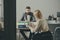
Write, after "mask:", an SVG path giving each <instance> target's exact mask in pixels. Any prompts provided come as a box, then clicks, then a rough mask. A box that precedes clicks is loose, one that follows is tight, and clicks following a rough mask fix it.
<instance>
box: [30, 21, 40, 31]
mask: <svg viewBox="0 0 60 40" xmlns="http://www.w3.org/2000/svg"><path fill="white" fill-rule="evenodd" d="M40 25H41V22H40V20H39V21H38V22H36V24H31V27H29V28H30V30H31V31H33V32H35V31H36V30H38V29H39V27H40Z"/></svg>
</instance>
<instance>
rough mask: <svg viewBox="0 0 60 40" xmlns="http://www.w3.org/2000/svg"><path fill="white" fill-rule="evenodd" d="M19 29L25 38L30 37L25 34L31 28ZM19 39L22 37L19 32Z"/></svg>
mask: <svg viewBox="0 0 60 40" xmlns="http://www.w3.org/2000/svg"><path fill="white" fill-rule="evenodd" d="M17 30H19V33H21V34H22V36H23V37H24V38H25V40H27V39H28V37H27V36H26V35H25V32H30V29H29V28H17ZM19 39H20V34H19Z"/></svg>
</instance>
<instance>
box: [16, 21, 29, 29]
mask: <svg viewBox="0 0 60 40" xmlns="http://www.w3.org/2000/svg"><path fill="white" fill-rule="evenodd" d="M17 25H18V28H26V27H27V25H28V22H19V23H18V24H17Z"/></svg>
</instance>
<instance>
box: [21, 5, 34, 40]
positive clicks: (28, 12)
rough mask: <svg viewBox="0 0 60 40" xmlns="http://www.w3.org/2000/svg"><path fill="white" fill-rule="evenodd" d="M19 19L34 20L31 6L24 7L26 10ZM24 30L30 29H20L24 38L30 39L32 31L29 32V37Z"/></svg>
mask: <svg viewBox="0 0 60 40" xmlns="http://www.w3.org/2000/svg"><path fill="white" fill-rule="evenodd" d="M21 21H30V22H32V21H35V18H34V16H33V13H32V12H31V8H30V7H29V6H27V7H26V11H25V13H24V14H23V17H22V18H21ZM24 31H30V30H20V32H21V34H22V35H23V36H24V38H25V40H31V37H32V33H31V32H30V36H29V38H28V37H27V36H26V35H25V34H24Z"/></svg>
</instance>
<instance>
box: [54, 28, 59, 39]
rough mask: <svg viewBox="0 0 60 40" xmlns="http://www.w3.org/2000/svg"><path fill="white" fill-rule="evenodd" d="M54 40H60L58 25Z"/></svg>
mask: <svg viewBox="0 0 60 40" xmlns="http://www.w3.org/2000/svg"><path fill="white" fill-rule="evenodd" d="M54 40H60V27H56V28H55V31H54Z"/></svg>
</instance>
